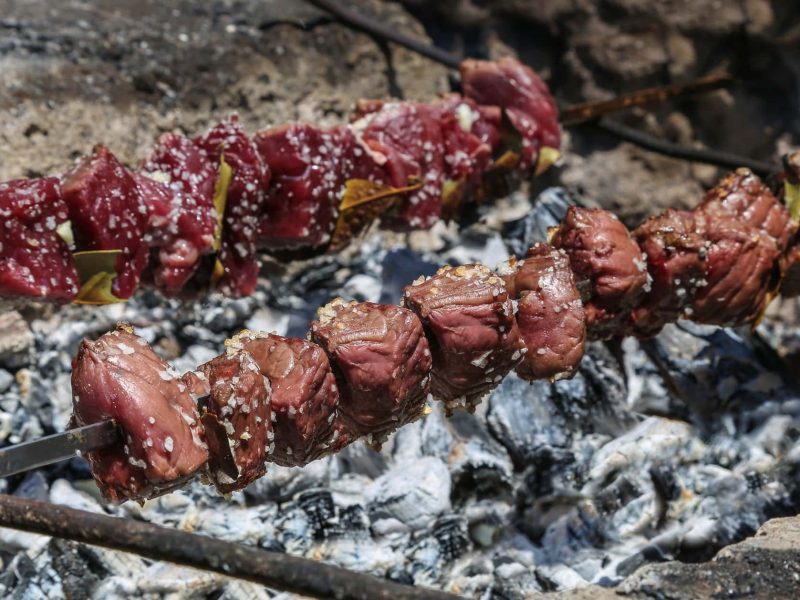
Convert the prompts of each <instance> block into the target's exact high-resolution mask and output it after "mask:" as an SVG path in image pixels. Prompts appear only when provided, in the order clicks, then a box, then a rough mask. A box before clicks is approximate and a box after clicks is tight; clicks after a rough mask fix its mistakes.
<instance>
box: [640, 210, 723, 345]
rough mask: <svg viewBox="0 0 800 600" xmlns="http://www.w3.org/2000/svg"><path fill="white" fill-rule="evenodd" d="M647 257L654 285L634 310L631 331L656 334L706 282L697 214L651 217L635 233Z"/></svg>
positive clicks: (678, 314) (701, 237) (679, 313)
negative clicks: (697, 229) (696, 221)
mask: <svg viewBox="0 0 800 600" xmlns="http://www.w3.org/2000/svg"><path fill="white" fill-rule="evenodd" d="M633 236H634V238H635V239H636V241H637V242H638V243H639V247H640V248H641V249H642V251H643V252H644V253H645V255H646V257H647V271H648V273H649V274H650V278H651V281H652V285H651V288H650V290H649V291H648V292H647V295H646V296H645V297H644V299H643V300H642V302H641V303H640V304H639V306H637V307H636V308H635V309H634V310H633V312H632V313H631V321H630V328H631V333H633V334H634V335H637V336H639V337H651V336H654V335H656V334H657V333H658V332H659V331H661V329H662V328H663V327H664V325H666V324H667V323H670V322H673V321H676V320H677V319H678V318H680V317H681V315H682V314H683V312H684V309H685V308H686V307H687V306H689V305H690V304H691V302H692V300H693V299H694V296H695V294H696V292H697V290H698V289H699V288H701V287H703V286H705V285H706V280H705V273H706V263H705V259H706V256H707V254H706V244H705V239H704V237H703V236H702V235H701V234H700V233H698V232H697V231H695V213H694V212H689V211H679V210H672V209H669V210H667V211H665V212H663V213H662V214H660V215H657V216H655V217H651V218H649V219H647V220H646V221H645V222H644V223H642V224H641V225H640V226H639V227H637V228H636V230H635V231H634V232H633Z"/></svg>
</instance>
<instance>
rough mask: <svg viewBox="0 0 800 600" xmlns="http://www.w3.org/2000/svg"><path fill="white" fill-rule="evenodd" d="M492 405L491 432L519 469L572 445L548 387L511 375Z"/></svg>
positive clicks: (568, 431) (496, 394) (495, 394)
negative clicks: (544, 455)
mask: <svg viewBox="0 0 800 600" xmlns="http://www.w3.org/2000/svg"><path fill="white" fill-rule="evenodd" d="M488 404H489V407H488V412H487V417H486V421H487V424H488V427H489V431H490V433H491V434H492V436H493V437H494V438H495V439H496V440H497V441H498V442H500V443H501V444H503V446H504V447H505V448H506V450H507V451H508V453H509V454H510V456H511V458H512V459H513V460H514V464H515V465H516V466H517V467H518V468H520V467H523V466H524V465H526V464H529V463H530V462H532V461H535V460H537V459H538V458H539V457H540V456H542V455H543V454H545V453H549V452H554V451H557V450H559V449H563V448H566V447H567V446H568V445H569V442H570V441H571V438H572V432H571V430H570V428H569V427H568V423H567V420H566V419H565V417H564V415H562V414H559V412H558V411H557V410H555V406H554V405H553V402H552V400H551V389H550V384H548V383H544V382H536V383H533V384H531V383H529V382H527V381H524V380H522V379H520V378H518V377H515V376H513V375H509V376H508V377H506V378H505V379H504V380H503V383H501V384H500V386H499V387H498V388H497V389H496V390H495V391H494V392H493V393H492V395H491V396H489V401H488Z"/></svg>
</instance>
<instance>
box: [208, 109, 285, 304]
mask: <svg viewBox="0 0 800 600" xmlns="http://www.w3.org/2000/svg"><path fill="white" fill-rule="evenodd" d="M195 144H197V145H198V146H199V147H200V148H202V149H203V151H204V152H205V153H206V155H207V156H208V158H209V161H210V162H212V163H213V164H218V163H219V159H220V155H222V156H223V158H224V160H225V162H226V163H227V164H228V166H230V168H231V170H232V172H233V173H232V178H231V182H230V185H229V186H228V193H227V199H226V202H225V215H224V219H223V225H222V244H221V247H220V248H219V261H220V264H221V266H222V274H221V276H220V279H219V281H218V282H217V284H216V285H217V287H218V288H219V289H220V290H222V292H223V293H224V294H225V295H227V296H231V297H233V298H238V297H241V296H250V295H251V294H252V293H253V292H254V291H255V289H256V281H257V280H258V255H257V253H256V241H257V236H258V223H259V218H260V215H261V212H262V211H263V210H264V202H265V199H266V190H267V188H268V186H269V180H270V171H269V167H268V166H267V165H266V163H264V161H263V160H262V159H261V155H260V154H259V153H258V152H257V150H256V147H255V144H254V143H253V141H252V140H251V139H250V138H249V137H248V136H247V135H246V134H245V132H244V130H243V129H242V126H241V125H239V121H238V119H237V118H236V117H231V118H230V119H228V120H227V121H224V122H222V123H220V124H218V125H216V126H215V127H213V128H212V129H210V130H209V131H208V132H206V133H205V134H204V135H202V136H200V137H199V138H197V139H196V140H195Z"/></svg>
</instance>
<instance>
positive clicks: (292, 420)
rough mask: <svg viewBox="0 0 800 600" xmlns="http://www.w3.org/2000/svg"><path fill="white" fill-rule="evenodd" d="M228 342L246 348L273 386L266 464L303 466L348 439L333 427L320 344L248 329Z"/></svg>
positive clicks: (333, 393) (335, 394)
mask: <svg viewBox="0 0 800 600" xmlns="http://www.w3.org/2000/svg"><path fill="white" fill-rule="evenodd" d="M228 345H229V347H233V348H241V349H243V350H244V351H246V352H248V353H249V354H250V356H252V357H253V360H255V361H256V364H258V367H259V368H260V369H261V373H262V374H263V375H265V376H266V377H268V378H269V380H270V382H271V384H272V401H271V408H272V419H273V424H272V428H273V431H274V432H275V447H274V450H273V452H272V455H271V456H270V461H271V462H275V463H277V464H279V465H283V466H287V467H293V466H303V465H305V464H308V463H309V462H311V461H312V460H316V459H318V458H320V457H321V456H324V455H325V454H328V453H331V452H335V451H336V450H337V449H339V448H341V447H343V446H344V445H346V444H347V443H348V442H349V441H350V440H349V436H347V435H342V432H341V431H340V430H339V429H338V428H337V427H336V425H337V423H336V419H337V408H338V406H339V390H338V389H337V387H336V379H335V377H334V375H333V371H332V370H331V365H330V363H329V362H328V357H327V355H326V354H325V352H324V351H323V350H322V348H320V347H319V346H317V345H316V344H312V343H311V342H307V341H306V340H300V339H290V338H285V337H281V336H279V335H273V334H257V333H252V332H250V331H243V332H241V333H239V334H237V335H236V336H235V337H234V338H233V339H232V340H230V341H229V342H228Z"/></svg>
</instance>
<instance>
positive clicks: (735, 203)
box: [699, 168, 797, 252]
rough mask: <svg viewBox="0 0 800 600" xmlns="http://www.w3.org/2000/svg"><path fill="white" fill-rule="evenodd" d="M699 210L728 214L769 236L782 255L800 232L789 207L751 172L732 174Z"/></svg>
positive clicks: (739, 171) (707, 198)
mask: <svg viewBox="0 0 800 600" xmlns="http://www.w3.org/2000/svg"><path fill="white" fill-rule="evenodd" d="M699 210H701V211H703V212H705V213H707V214H709V215H712V216H713V215H714V214H719V213H720V212H722V213H727V214H729V215H732V216H735V217H738V218H739V219H740V220H743V221H744V222H745V223H748V224H750V225H752V226H754V227H756V228H757V229H760V230H761V231H763V232H764V233H766V234H768V235H770V236H771V237H772V238H773V239H775V241H776V242H777V244H778V248H779V249H780V251H781V252H783V251H785V250H786V248H787V247H788V245H789V240H791V238H792V236H793V235H794V234H795V232H796V231H797V224H796V223H793V222H792V220H791V217H790V215H789V211H788V210H787V209H786V207H785V206H784V205H783V204H782V203H781V202H780V201H778V199H777V198H776V197H775V196H774V195H773V194H772V192H771V191H770V190H769V188H768V187H767V186H766V185H765V184H764V183H763V182H762V181H761V179H759V177H758V176H757V175H755V174H754V173H753V172H752V171H750V169H747V168H741V169H737V170H736V171H734V172H733V173H729V174H728V175H727V176H726V177H725V178H724V179H723V180H722V181H720V182H719V183H718V184H717V185H715V186H714V187H713V188H711V189H710V190H709V191H708V193H707V194H706V197H705V200H704V201H703V203H702V204H701V205H700V207H699Z"/></svg>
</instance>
